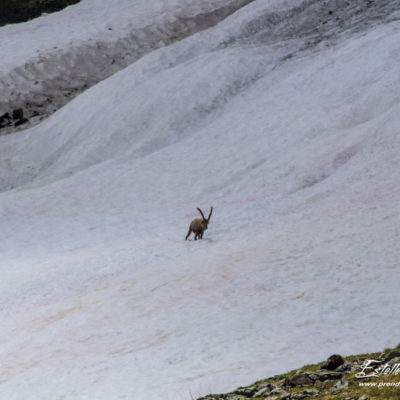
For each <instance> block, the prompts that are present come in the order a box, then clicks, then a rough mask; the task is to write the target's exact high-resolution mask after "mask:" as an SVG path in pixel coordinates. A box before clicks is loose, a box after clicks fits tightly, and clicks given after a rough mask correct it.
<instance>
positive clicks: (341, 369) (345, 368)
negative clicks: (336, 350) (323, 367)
mask: <svg viewBox="0 0 400 400" xmlns="http://www.w3.org/2000/svg"><path fill="white" fill-rule="evenodd" d="M352 366H353V364H352V363H349V362H347V361H345V362H344V364H342V365H340V366H339V367H337V368H336V371H337V372H348V371H351V367H352Z"/></svg>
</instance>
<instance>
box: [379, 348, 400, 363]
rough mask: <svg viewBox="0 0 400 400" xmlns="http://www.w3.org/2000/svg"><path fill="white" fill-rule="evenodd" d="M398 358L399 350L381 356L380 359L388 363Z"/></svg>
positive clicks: (399, 355)
mask: <svg viewBox="0 0 400 400" xmlns="http://www.w3.org/2000/svg"><path fill="white" fill-rule="evenodd" d="M398 357H400V350H392V351H391V352H389V353H388V354H383V357H382V359H383V361H384V362H388V361H391V360H393V359H394V358H398Z"/></svg>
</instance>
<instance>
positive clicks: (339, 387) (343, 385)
mask: <svg viewBox="0 0 400 400" xmlns="http://www.w3.org/2000/svg"><path fill="white" fill-rule="evenodd" d="M348 387H349V382H348V381H347V380H346V379H341V380H340V381H337V382H336V384H335V385H334V386H333V387H332V388H331V389H330V392H331V393H332V394H338V393H340V392H341V391H343V390H344V389H347V388H348Z"/></svg>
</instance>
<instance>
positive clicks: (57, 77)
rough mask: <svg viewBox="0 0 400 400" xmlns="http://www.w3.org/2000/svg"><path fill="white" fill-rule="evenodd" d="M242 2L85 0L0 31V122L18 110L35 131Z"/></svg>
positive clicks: (215, 20) (8, 130)
mask: <svg viewBox="0 0 400 400" xmlns="http://www.w3.org/2000/svg"><path fill="white" fill-rule="evenodd" d="M250 1H251V0H229V1H227V0H207V1H201V2H196V1H193V0H182V1H176V0H168V1H165V0H163V1H160V0H158V1H151V2H150V3H146V2H144V1H138V0H136V1H132V0H108V1H107V2H99V1H97V0H85V1H82V2H80V3H79V4H77V5H74V6H71V7H68V8H67V9H65V10H63V12H62V13H56V14H51V15H49V16H44V17H41V18H38V19H35V20H33V21H30V22H29V23H26V24H23V25H22V26H21V24H16V25H10V26H6V27H4V28H2V29H1V30H0V54H1V55H2V62H1V64H0V92H1V93H2V97H1V98H0V116H1V115H4V113H6V112H8V114H9V115H11V112H12V110H15V109H18V108H21V109H23V110H24V115H25V118H26V119H28V120H29V123H30V125H34V124H37V123H38V122H40V121H41V120H42V119H43V118H44V117H47V116H48V115H51V114H52V113H53V112H55V111H56V110H58V109H59V108H60V107H61V106H63V105H64V104H66V103H67V102H68V101H70V100H71V99H72V98H74V97H75V96H77V95H78V94H80V93H81V92H83V91H84V90H85V89H87V88H88V87H90V86H92V85H94V84H96V83H97V82H99V81H101V80H103V79H105V78H107V77H109V76H110V75H112V74H113V73H115V72H117V71H119V70H121V69H122V68H124V67H126V66H127V65H129V64H130V63H132V62H133V61H135V60H137V59H139V58H140V57H141V56H143V55H144V54H146V53H148V52H150V51H151V50H154V49H157V48H160V47H163V46H166V45H168V44H170V43H173V42H175V41H177V40H179V39H182V38H184V37H185V36H188V35H190V34H192V33H194V32H197V31H199V30H201V29H206V28H208V27H210V26H213V25H215V24H216V23H218V22H219V21H221V20H222V19H223V18H224V17H226V16H227V15H229V14H232V13H233V12H234V11H236V10H237V9H238V8H240V7H242V6H243V5H245V4H247V3H249V2H250ZM99 3H100V4H99ZM0 127H1V124H0ZM25 127H26V125H25ZM15 129H16V128H15V127H14V126H11V127H6V128H3V129H1V130H0V134H4V133H9V132H12V131H14V130H15ZM18 129H21V127H20V128H18Z"/></svg>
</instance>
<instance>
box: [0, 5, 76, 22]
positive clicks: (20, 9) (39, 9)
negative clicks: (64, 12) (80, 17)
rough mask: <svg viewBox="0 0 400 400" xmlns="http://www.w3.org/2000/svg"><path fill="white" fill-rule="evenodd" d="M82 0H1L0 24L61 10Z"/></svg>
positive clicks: (25, 19) (22, 20) (21, 20)
mask: <svg viewBox="0 0 400 400" xmlns="http://www.w3.org/2000/svg"><path fill="white" fill-rule="evenodd" d="M79 1H80V0H0V26H2V25H5V24H10V23H16V22H25V21H28V20H30V19H32V18H36V17H39V16H40V15H41V14H42V13H44V12H46V13H51V12H55V11H59V10H61V9H63V8H65V7H67V6H69V5H71V4H76V3H79Z"/></svg>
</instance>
